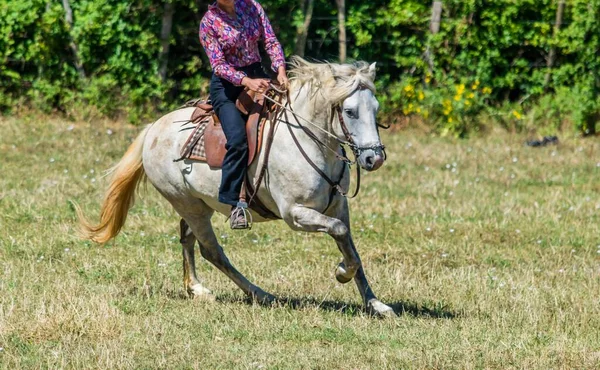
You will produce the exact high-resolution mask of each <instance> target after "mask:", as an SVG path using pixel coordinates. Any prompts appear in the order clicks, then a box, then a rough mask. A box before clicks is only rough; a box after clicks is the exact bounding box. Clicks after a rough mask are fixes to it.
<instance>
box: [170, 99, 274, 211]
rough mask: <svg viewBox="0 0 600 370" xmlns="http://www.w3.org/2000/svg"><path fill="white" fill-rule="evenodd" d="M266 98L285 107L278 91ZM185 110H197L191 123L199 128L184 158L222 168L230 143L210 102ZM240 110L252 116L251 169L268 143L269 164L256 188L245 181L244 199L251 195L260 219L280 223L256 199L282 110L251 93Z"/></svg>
mask: <svg viewBox="0 0 600 370" xmlns="http://www.w3.org/2000/svg"><path fill="white" fill-rule="evenodd" d="M265 94H267V95H269V96H270V97H271V98H272V99H274V100H276V101H278V102H279V103H281V101H282V98H283V96H282V95H277V92H276V91H274V90H269V91H267V92H266V93H265ZM184 107H194V108H195V109H194V111H193V112H192V115H191V117H190V120H189V122H191V123H194V124H196V127H195V128H194V130H193V131H192V133H191V134H190V136H189V137H188V139H187V141H186V142H185V144H184V145H183V147H182V149H181V153H180V155H181V157H180V159H179V160H183V159H188V158H189V159H193V160H200V161H203V162H206V163H207V164H208V165H209V166H210V167H211V168H222V166H223V159H224V158H225V154H226V153H227V149H225V144H226V143H227V139H226V138H225V133H224V132H223V128H222V127H221V122H220V121H219V118H218V117H217V115H216V113H215V112H214V110H213V107H212V105H210V104H208V103H207V102H206V101H202V100H199V99H198V100H195V101H191V102H188V103H186V104H185V106H184ZM236 107H237V108H238V110H239V111H240V112H241V113H242V114H244V115H246V116H248V119H247V120H246V136H247V140H248V166H250V165H251V164H252V163H253V162H254V161H255V160H256V158H257V157H258V155H257V154H258V153H260V151H261V148H262V146H263V142H265V161H263V163H262V166H261V168H260V169H259V170H258V174H259V175H258V179H257V181H256V183H255V184H252V183H251V182H252V181H250V179H249V178H246V180H245V181H244V183H245V186H244V187H242V193H241V194H240V199H244V200H245V199H246V195H250V197H249V199H248V205H249V206H250V208H251V209H253V210H254V211H256V212H257V213H258V214H259V215H261V216H262V217H263V218H266V219H278V218H279V217H278V216H276V215H275V214H273V212H271V211H270V210H268V209H267V208H266V207H265V206H264V205H263V204H262V203H261V202H260V200H259V199H258V197H256V194H257V193H258V188H259V186H260V183H261V181H262V178H263V176H264V174H265V170H266V166H267V161H268V155H269V150H270V146H271V142H272V139H273V133H274V128H275V121H276V119H277V116H278V114H280V112H281V111H280V110H279V108H278V106H277V105H276V104H269V103H268V101H267V100H266V99H265V97H264V95H263V94H260V95H259V94H257V93H255V92H253V91H250V90H248V89H246V90H244V91H243V92H242V93H241V94H240V96H239V97H238V99H237V101H236ZM267 121H270V122H271V125H269V132H268V135H267V137H266V141H265V140H264V137H265V127H266V126H267V124H266V122H267Z"/></svg>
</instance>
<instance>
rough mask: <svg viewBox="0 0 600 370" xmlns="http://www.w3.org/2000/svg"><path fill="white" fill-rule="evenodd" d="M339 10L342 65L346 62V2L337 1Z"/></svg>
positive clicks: (343, 0) (340, 57)
mask: <svg viewBox="0 0 600 370" xmlns="http://www.w3.org/2000/svg"><path fill="white" fill-rule="evenodd" d="M335 1H336V3H337V8H338V27H339V37H338V40H339V43H340V55H339V59H340V63H344V62H345V61H346V0H335Z"/></svg>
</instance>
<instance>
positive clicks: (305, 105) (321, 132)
mask: <svg viewBox="0 0 600 370" xmlns="http://www.w3.org/2000/svg"><path fill="white" fill-rule="evenodd" d="M302 90H305V89H301V90H300V92H299V93H297V92H293V93H291V94H290V96H291V100H292V102H291V103H290V105H291V106H292V110H293V111H294V113H296V117H294V115H289V114H288V121H289V123H290V124H291V125H292V129H293V130H294V131H295V134H296V136H297V137H298V140H299V141H301V143H302V145H307V146H316V147H320V149H324V150H325V152H327V153H324V154H325V156H327V157H329V156H331V157H335V155H334V154H333V152H332V151H331V150H327V149H326V148H323V146H327V147H329V148H331V149H333V150H336V148H337V146H338V145H337V141H336V140H335V139H334V138H333V134H334V133H333V130H332V127H331V123H332V122H331V114H332V111H331V107H329V106H327V105H324V104H319V102H318V101H319V100H321V99H316V101H317V103H315V102H314V101H311V99H309V97H308V94H309V92H308V91H302ZM322 100H324V99H322ZM300 117H302V118H300ZM305 120H307V121H309V122H311V123H308V122H306V121H305ZM299 125H302V126H304V127H305V128H306V129H308V130H310V132H312V133H313V135H314V136H315V137H316V138H317V139H318V140H319V141H320V143H317V142H315V140H313V139H312V138H310V137H309V136H308V135H307V134H306V133H305V132H303V130H302V129H301V128H300V127H299ZM315 126H316V127H315ZM327 133H329V134H327Z"/></svg>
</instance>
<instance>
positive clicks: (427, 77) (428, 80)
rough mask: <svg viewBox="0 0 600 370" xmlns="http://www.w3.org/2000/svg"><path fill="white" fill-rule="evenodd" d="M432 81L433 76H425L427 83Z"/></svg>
mask: <svg viewBox="0 0 600 370" xmlns="http://www.w3.org/2000/svg"><path fill="white" fill-rule="evenodd" d="M430 82H431V76H429V75H427V76H425V83H426V84H428V83H430Z"/></svg>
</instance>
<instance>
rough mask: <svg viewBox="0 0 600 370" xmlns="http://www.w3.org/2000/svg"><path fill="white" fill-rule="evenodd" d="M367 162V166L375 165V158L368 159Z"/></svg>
mask: <svg viewBox="0 0 600 370" xmlns="http://www.w3.org/2000/svg"><path fill="white" fill-rule="evenodd" d="M365 161H366V162H367V164H368V165H369V166H371V165H373V157H367V158H366V159H365Z"/></svg>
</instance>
